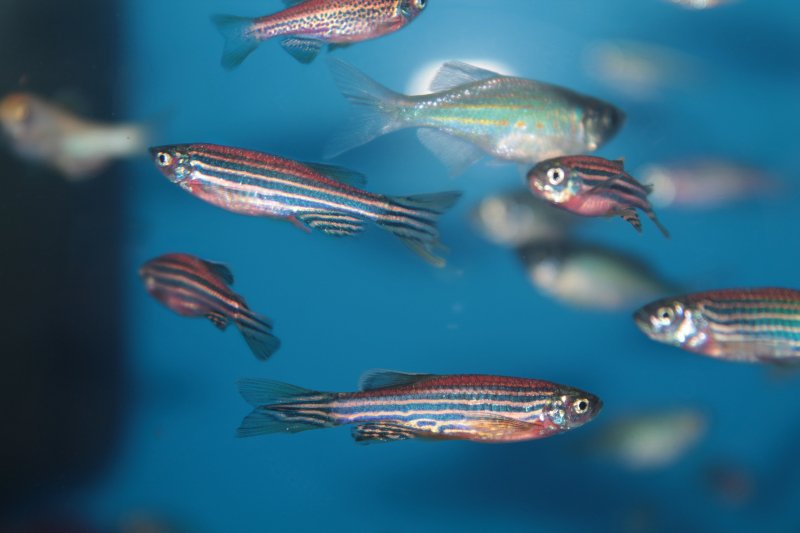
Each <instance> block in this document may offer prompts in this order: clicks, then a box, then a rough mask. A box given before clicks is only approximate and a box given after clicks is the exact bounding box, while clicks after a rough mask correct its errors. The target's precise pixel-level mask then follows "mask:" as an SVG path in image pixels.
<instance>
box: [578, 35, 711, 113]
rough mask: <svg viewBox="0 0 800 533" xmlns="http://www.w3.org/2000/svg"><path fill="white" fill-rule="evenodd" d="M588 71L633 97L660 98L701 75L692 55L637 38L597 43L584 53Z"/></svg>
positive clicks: (644, 98) (640, 98) (643, 98)
mask: <svg viewBox="0 0 800 533" xmlns="http://www.w3.org/2000/svg"><path fill="white" fill-rule="evenodd" d="M584 65H585V67H586V71H587V72H588V73H589V74H590V75H591V76H592V77H594V78H596V79H598V80H600V81H601V82H603V83H604V84H606V85H608V86H609V87H611V88H613V89H614V90H616V91H618V92H620V93H623V94H625V95H627V96H629V97H631V98H636V99H639V100H649V99H653V98H657V97H658V96H659V95H660V94H661V93H662V92H663V91H664V90H665V89H666V88H668V87H673V86H677V85H685V84H687V83H688V82H690V81H692V80H693V79H694V78H696V77H697V76H698V73H699V68H698V67H697V66H696V64H695V61H694V60H692V59H691V58H689V57H687V56H685V55H683V54H681V53H679V52H676V51H675V50H671V49H669V48H665V47H663V46H657V45H654V44H649V43H643V42H637V41H624V40H615V41H602V42H596V43H593V44H591V45H590V46H589V48H587V50H586V52H585V54H584Z"/></svg>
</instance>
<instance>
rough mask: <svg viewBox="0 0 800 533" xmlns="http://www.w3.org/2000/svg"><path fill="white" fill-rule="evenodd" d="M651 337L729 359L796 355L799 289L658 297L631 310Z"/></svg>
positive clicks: (786, 359)
mask: <svg viewBox="0 0 800 533" xmlns="http://www.w3.org/2000/svg"><path fill="white" fill-rule="evenodd" d="M634 320H635V321H636V325H637V326H639V329H641V330H642V331H643V332H644V333H645V334H646V335H647V336H648V337H650V338H651V339H653V340H656V341H659V342H663V343H665V344H671V345H673V346H677V347H679V348H683V349H684V350H687V351H690V352H694V353H698V354H701V355H707V356H710V357H716V358H718V359H726V360H729V361H746V362H759V361H763V362H773V363H795V362H798V361H800V291H795V290H791V289H778V288H766V289H727V290H718V291H709V292H701V293H696V294H688V295H685V296H678V297H675V298H666V299H663V300H658V301H656V302H653V303H651V304H649V305H646V306H644V307H643V308H641V309H639V310H638V311H637V312H636V313H635V314H634Z"/></svg>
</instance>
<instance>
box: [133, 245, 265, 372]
mask: <svg viewBox="0 0 800 533" xmlns="http://www.w3.org/2000/svg"><path fill="white" fill-rule="evenodd" d="M139 276H140V277H141V278H142V281H144V285H145V288H146V289H147V292H148V293H150V296H152V297H153V298H155V299H156V300H158V301H159V302H161V303H162V304H164V305H165V306H166V307H168V308H169V309H171V310H173V311H175V312H176V313H178V314H179V315H181V316H189V317H205V318H207V319H209V320H210V321H211V322H212V323H213V324H214V325H215V326H217V327H218V328H219V329H221V330H223V331H224V330H225V328H227V327H228V325H229V324H231V323H233V324H235V325H236V327H237V328H239V331H241V332H242V336H243V337H244V339H245V340H246V341H247V344H248V345H249V346H250V349H251V350H252V351H253V354H254V355H255V356H256V357H257V358H259V359H261V360H262V361H265V360H267V359H268V358H269V357H270V356H271V355H272V354H273V353H274V352H275V351H276V350H277V349H278V347H279V346H280V341H279V340H278V339H277V337H275V336H273V335H272V322H271V321H270V320H269V319H268V318H266V317H263V316H261V315H258V314H256V313H254V312H253V311H251V310H250V308H249V307H248V306H247V302H245V301H244V298H242V297H241V296H239V295H238V294H236V293H234V292H233V291H232V290H231V289H230V285H232V284H233V274H231V271H230V270H229V269H228V267H226V266H225V265H222V264H220V263H214V262H211V261H204V260H203V259H199V258H197V257H194V256H191V255H188V254H166V255H162V256H160V257H156V258H155V259H151V260H150V261H148V262H146V263H145V264H144V265H142V267H141V268H140V269H139Z"/></svg>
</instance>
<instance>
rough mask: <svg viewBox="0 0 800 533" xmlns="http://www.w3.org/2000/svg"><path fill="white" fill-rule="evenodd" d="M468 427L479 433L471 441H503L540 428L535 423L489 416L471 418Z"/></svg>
mask: <svg viewBox="0 0 800 533" xmlns="http://www.w3.org/2000/svg"><path fill="white" fill-rule="evenodd" d="M469 425H470V427H472V428H473V429H475V430H477V431H478V432H479V433H478V434H477V435H475V436H473V437H472V439H473V440H503V439H506V438H508V437H510V436H512V435H516V434H519V433H528V432H531V431H534V430H535V429H536V428H537V427H539V426H541V424H538V423H535V422H525V421H523V420H517V419H516V418H509V417H507V416H501V415H491V414H487V415H481V416H477V417H474V418H473V417H471V420H470V424H469Z"/></svg>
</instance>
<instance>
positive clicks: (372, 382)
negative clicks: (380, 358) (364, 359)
mask: <svg viewBox="0 0 800 533" xmlns="http://www.w3.org/2000/svg"><path fill="white" fill-rule="evenodd" d="M432 377H435V374H412V373H409V372H397V371H394V370H384V369H375V370H369V371H367V372H364V374H362V375H361V379H360V380H359V381H358V388H359V390H362V391H369V390H376V389H385V388H388V387H406V386H409V385H414V384H416V383H419V382H420V381H425V380H426V379H430V378H432Z"/></svg>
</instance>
